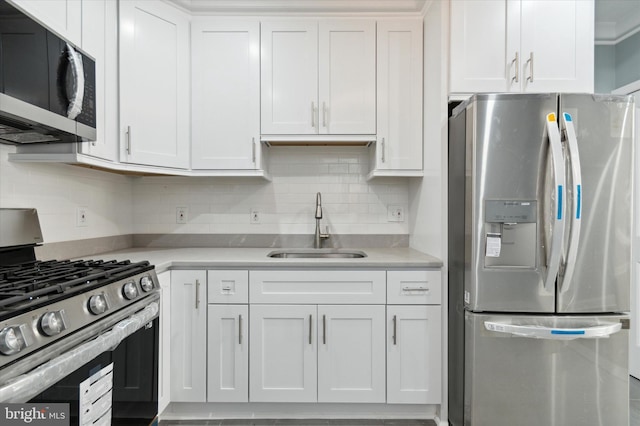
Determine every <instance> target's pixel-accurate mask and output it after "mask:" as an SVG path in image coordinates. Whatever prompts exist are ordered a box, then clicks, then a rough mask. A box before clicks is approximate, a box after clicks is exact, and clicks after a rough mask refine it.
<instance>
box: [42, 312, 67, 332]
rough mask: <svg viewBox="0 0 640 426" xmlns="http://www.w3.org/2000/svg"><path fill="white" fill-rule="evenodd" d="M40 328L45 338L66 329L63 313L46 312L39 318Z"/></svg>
mask: <svg viewBox="0 0 640 426" xmlns="http://www.w3.org/2000/svg"><path fill="white" fill-rule="evenodd" d="M40 328H41V329H42V332H43V333H44V334H46V335H47V336H55V335H56V334H60V333H62V331H63V330H66V329H67V324H66V321H65V315H64V311H63V310H61V311H57V312H47V313H46V314H44V315H43V316H42V318H40Z"/></svg>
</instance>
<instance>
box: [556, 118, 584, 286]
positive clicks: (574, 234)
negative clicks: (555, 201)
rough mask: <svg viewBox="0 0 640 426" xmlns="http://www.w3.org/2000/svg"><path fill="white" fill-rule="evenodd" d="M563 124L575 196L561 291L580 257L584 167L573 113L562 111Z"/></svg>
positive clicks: (570, 279) (569, 218) (569, 281)
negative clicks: (582, 166)
mask: <svg viewBox="0 0 640 426" xmlns="http://www.w3.org/2000/svg"><path fill="white" fill-rule="evenodd" d="M562 126H563V128H564V130H565V134H566V135H567V146H568V148H569V149H568V153H569V160H570V163H571V172H572V175H571V178H572V180H573V185H572V186H573V197H572V207H573V208H572V210H571V214H570V215H569V217H568V218H567V219H568V220H569V221H570V223H571V227H570V229H569V241H568V245H567V253H566V258H565V259H564V276H563V278H562V287H561V288H560V292H561V293H565V292H566V291H567V290H568V289H569V286H570V285H571V281H572V279H573V273H574V271H575V264H576V258H577V257H578V243H579V242H580V223H581V217H582V204H583V197H582V168H581V166H580V153H579V151H578V138H577V137H576V130H575V127H574V126H573V118H572V117H571V114H568V113H566V112H564V113H562Z"/></svg>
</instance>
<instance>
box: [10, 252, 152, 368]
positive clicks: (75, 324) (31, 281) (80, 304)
mask: <svg viewBox="0 0 640 426" xmlns="http://www.w3.org/2000/svg"><path fill="white" fill-rule="evenodd" d="M158 289H159V285H158V278H157V276H156V274H155V271H154V267H153V266H152V265H150V264H149V262H138V263H131V262H130V261H128V260H127V261H120V262H118V261H115V260H111V261H102V260H76V261H70V260H63V261H57V260H53V261H33V262H28V263H23V264H17V265H8V266H4V267H0V368H2V367H3V366H5V365H7V364H11V363H13V362H15V361H16V360H18V359H21V358H23V357H24V356H26V355H28V354H31V353H34V352H37V351H39V350H41V349H43V348H45V347H46V346H48V345H50V344H52V343H54V342H56V341H58V340H60V339H64V338H65V337H66V336H68V335H71V334H73V333H75V332H76V331H78V330H81V329H83V328H85V327H86V326H88V325H90V324H92V323H94V322H96V321H100V320H101V319H102V318H104V317H108V316H109V315H112V314H115V313H117V312H118V311H120V310H121V309H122V308H125V307H127V306H129V305H132V304H134V303H136V302H138V301H140V300H141V299H144V298H145V297H147V296H149V295H152V294H154V293H157V291H158Z"/></svg>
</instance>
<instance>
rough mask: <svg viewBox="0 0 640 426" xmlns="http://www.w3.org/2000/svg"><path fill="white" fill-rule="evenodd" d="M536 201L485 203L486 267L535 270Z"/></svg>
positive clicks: (488, 201) (495, 201)
mask: <svg viewBox="0 0 640 426" xmlns="http://www.w3.org/2000/svg"><path fill="white" fill-rule="evenodd" d="M537 204H538V203H537V201H535V200H532V201H522V200H518V201H515V200H486V201H485V224H484V229H485V258H484V265H485V267H490V268H493V267H524V268H535V267H536V248H537V243H536V241H537V240H536V235H537V228H536V225H537V212H538V206H537Z"/></svg>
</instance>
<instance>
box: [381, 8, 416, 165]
mask: <svg viewBox="0 0 640 426" xmlns="http://www.w3.org/2000/svg"><path fill="white" fill-rule="evenodd" d="M377 69H378V84H377V87H378V90H377V99H378V101H377V105H378V108H377V111H378V112H377V116H378V132H377V135H378V136H377V141H376V169H378V170H422V20H413V21H411V20H384V21H379V22H378V64H377Z"/></svg>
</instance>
